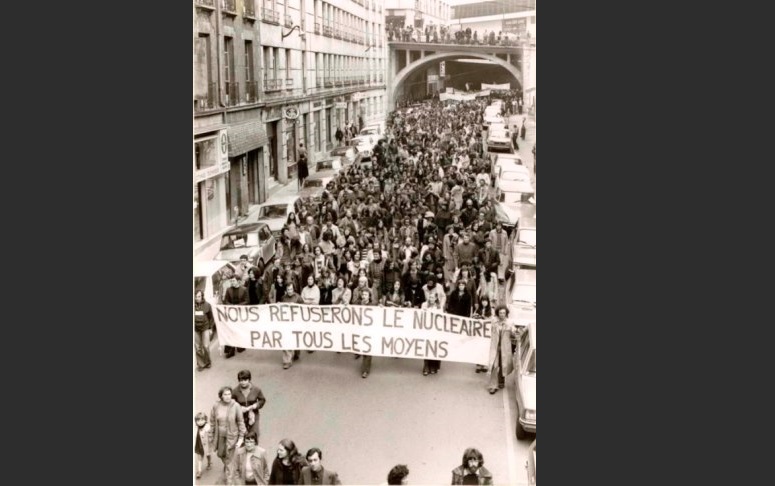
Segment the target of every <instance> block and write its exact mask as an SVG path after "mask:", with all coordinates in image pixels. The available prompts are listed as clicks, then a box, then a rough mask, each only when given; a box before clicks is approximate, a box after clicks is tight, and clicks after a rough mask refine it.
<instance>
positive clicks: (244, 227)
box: [223, 223, 268, 236]
mask: <svg viewBox="0 0 775 486" xmlns="http://www.w3.org/2000/svg"><path fill="white" fill-rule="evenodd" d="M262 226H268V225H267V224H266V223H248V224H241V225H239V226H235V227H234V228H232V229H230V230H229V231H227V232H226V233H224V234H223V236H230V235H236V234H240V233H249V232H251V231H258V229H259V228H260V227H262Z"/></svg>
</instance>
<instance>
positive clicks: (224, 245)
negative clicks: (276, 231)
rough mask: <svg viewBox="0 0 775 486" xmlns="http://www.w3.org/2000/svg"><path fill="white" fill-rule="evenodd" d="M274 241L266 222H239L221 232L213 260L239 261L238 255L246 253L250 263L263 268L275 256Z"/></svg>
mask: <svg viewBox="0 0 775 486" xmlns="http://www.w3.org/2000/svg"><path fill="white" fill-rule="evenodd" d="M275 241H276V240H275V237H274V235H272V231H271V230H270V229H269V225H268V224H266V223H248V224H241V225H239V226H236V227H235V228H232V229H230V230H229V231H227V232H226V233H224V234H223V236H222V237H221V249H220V251H219V252H218V254H217V255H216V256H215V260H225V261H229V262H232V263H239V259H240V256H241V255H247V256H248V261H249V262H250V263H252V264H253V265H257V266H258V267H259V268H264V266H265V265H266V264H267V263H269V262H270V261H271V260H272V259H273V258H274V257H275Z"/></svg>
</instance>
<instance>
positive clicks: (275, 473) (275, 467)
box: [269, 455, 307, 484]
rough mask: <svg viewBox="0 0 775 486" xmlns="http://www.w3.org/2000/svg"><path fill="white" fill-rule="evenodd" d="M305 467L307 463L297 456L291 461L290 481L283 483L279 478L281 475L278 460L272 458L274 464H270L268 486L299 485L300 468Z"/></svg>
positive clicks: (282, 479)
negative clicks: (277, 485) (278, 485)
mask: <svg viewBox="0 0 775 486" xmlns="http://www.w3.org/2000/svg"><path fill="white" fill-rule="evenodd" d="M306 465H307V461H306V460H305V459H304V458H303V457H301V456H300V455H299V456H296V457H295V458H294V459H293V460H291V474H292V475H293V480H292V481H290V482H289V481H285V480H284V479H285V478H281V477H280V476H281V475H282V470H283V468H282V466H281V465H280V459H278V458H277V457H275V458H274V462H272V470H271V472H270V473H269V484H299V480H300V479H301V468H302V467H304V466H306Z"/></svg>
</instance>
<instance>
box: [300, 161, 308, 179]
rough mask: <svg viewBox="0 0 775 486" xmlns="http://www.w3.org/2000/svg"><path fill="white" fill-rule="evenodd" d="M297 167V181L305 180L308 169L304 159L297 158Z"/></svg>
mask: <svg viewBox="0 0 775 486" xmlns="http://www.w3.org/2000/svg"><path fill="white" fill-rule="evenodd" d="M298 166H299V171H298V174H299V179H306V178H307V177H309V167H307V158H306V157H301V158H299V162H298Z"/></svg>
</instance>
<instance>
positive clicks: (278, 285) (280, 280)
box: [269, 273, 287, 304]
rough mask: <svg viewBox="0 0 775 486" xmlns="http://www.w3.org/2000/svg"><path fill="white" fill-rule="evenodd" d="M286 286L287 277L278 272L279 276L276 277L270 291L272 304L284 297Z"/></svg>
mask: <svg viewBox="0 0 775 486" xmlns="http://www.w3.org/2000/svg"><path fill="white" fill-rule="evenodd" d="M286 287H287V284H286V283H285V277H284V276H283V274H282V273H278V274H277V277H276V278H275V281H274V285H273V287H272V290H271V291H270V292H269V302H270V303H272V304H276V303H278V302H280V300H281V299H282V298H283V295H285V288H286Z"/></svg>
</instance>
